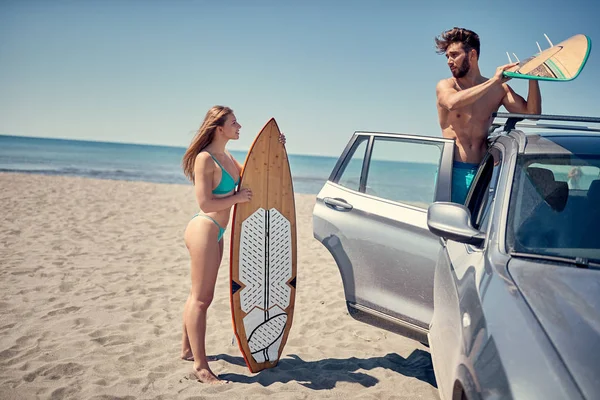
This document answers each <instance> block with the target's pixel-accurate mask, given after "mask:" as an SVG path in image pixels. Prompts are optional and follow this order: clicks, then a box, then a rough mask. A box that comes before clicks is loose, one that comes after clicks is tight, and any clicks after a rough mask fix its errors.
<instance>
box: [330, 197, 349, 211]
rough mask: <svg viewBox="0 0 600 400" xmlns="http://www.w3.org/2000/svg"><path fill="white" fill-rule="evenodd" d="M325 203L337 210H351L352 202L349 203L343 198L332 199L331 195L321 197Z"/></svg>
mask: <svg viewBox="0 0 600 400" xmlns="http://www.w3.org/2000/svg"><path fill="white" fill-rule="evenodd" d="M323 201H324V202H325V204H327V205H328V206H329V207H330V208H333V209H334V210H337V211H350V210H352V204H349V203H347V202H346V200H344V199H334V198H333V197H325V198H324V199H323Z"/></svg>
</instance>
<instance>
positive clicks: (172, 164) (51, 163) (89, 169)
mask: <svg viewBox="0 0 600 400" xmlns="http://www.w3.org/2000/svg"><path fill="white" fill-rule="evenodd" d="M185 150H186V149H185V148H183V147H169V146H151V145H138V144H123V143H108V142H92V141H82V140H64V139H43V138H31V137H22V136H3V135H0V171H4V172H23V173H34V174H46V175H70V176H84V177H92V178H99V179H113V180H127V181H144V182H153V183H180V184H189V181H188V180H187V178H186V177H185V175H184V174H183V171H182V169H181V159H182V157H183V154H184V153H185ZM231 154H232V155H233V156H234V157H235V158H236V159H237V160H238V161H239V162H240V163H243V162H244V160H245V158H246V154H247V153H246V152H243V151H235V150H233V151H231ZM288 158H289V161H290V169H291V172H292V180H293V184H294V192H296V193H304V194H314V195H316V194H317V193H319V191H320V190H321V188H322V187H323V185H324V184H325V182H326V181H327V179H328V178H329V175H330V174H331V171H332V170H333V167H334V166H335V163H336V162H337V158H336V157H323V156H310V155H297V154H289V155H288ZM437 168H438V166H437V164H424V163H407V162H392V161H384V160H373V161H371V167H370V169H369V180H368V183H367V193H369V194H373V195H376V196H381V197H384V198H387V199H391V200H396V201H406V202H409V203H429V202H431V200H432V199H433V191H434V186H435V180H436V178H437V172H438V171H437ZM360 169H361V168H360V163H359V164H354V163H351V164H350V165H349V166H348V168H347V170H346V171H345V173H344V177H345V182H344V185H345V186H347V187H351V188H356V189H357V188H358V179H359V177H360Z"/></svg>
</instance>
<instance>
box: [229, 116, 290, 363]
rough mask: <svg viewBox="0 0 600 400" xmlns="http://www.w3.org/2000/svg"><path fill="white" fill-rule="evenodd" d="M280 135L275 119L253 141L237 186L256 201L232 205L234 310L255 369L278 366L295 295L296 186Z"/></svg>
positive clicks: (246, 357)
mask: <svg viewBox="0 0 600 400" xmlns="http://www.w3.org/2000/svg"><path fill="white" fill-rule="evenodd" d="M279 134H280V131H279V128H278V126H277V123H276V122H275V119H273V118H271V119H270V120H269V122H267V123H266V125H265V126H264V127H263V128H262V129H261V131H260V132H259V133H258V135H257V136H256V138H255V139H254V143H253V144H252V146H251V147H250V151H249V152H248V155H247V156H246V161H245V162H244V168H243V170H242V177H241V182H240V185H239V188H250V189H251V190H252V200H251V201H250V202H247V203H239V204H236V205H235V207H234V209H233V223H232V230H231V254H230V263H231V264H230V283H231V313H232V318H233V329H234V332H235V336H236V338H237V341H238V345H239V347H240V350H241V352H242V354H243V356H244V360H246V365H247V366H248V368H249V369H250V371H251V372H258V371H261V370H263V369H265V368H271V367H274V366H275V365H277V362H278V361H279V358H280V357H281V353H282V351H283V347H284V346H285V343H286V341H287V338H288V335H289V332H290V328H291V326H292V319H293V314H294V301H295V298H296V210H295V204H294V189H293V186H292V176H291V173H290V165H289V162H288V157H287V153H286V150H285V146H284V145H283V144H282V143H280V142H279Z"/></svg>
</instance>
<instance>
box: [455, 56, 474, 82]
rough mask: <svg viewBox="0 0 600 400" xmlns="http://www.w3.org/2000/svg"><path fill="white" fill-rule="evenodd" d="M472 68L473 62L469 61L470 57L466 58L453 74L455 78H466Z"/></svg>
mask: <svg viewBox="0 0 600 400" xmlns="http://www.w3.org/2000/svg"><path fill="white" fill-rule="evenodd" d="M470 70H471V63H470V62H469V59H468V58H465V60H464V61H463V63H462V65H461V66H460V67H459V68H458V69H455V70H454V71H452V76H454V77H455V78H464V77H465V76H466V75H467V74H468V73H469V71H470Z"/></svg>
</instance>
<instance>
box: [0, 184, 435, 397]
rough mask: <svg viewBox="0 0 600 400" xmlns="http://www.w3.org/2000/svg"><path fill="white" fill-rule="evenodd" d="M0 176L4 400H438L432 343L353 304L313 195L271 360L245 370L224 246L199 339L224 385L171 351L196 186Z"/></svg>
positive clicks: (302, 198) (302, 204)
mask: <svg viewBox="0 0 600 400" xmlns="http://www.w3.org/2000/svg"><path fill="white" fill-rule="evenodd" d="M0 187H1V188H2V191H1V193H0V209H1V213H0V398H1V399H4V400H7V399H13V398H15V399H17V398H18V399H30V398H31V399H33V398H52V399H61V398H73V399H109V398H115V399H117V398H118V399H134V398H143V399H227V400H234V399H259V398H263V397H265V396H267V395H268V396H270V398H272V399H313V398H335V399H350V398H356V399H437V398H439V397H438V394H437V389H436V388H435V386H434V385H435V380H434V378H433V370H432V365H431V357H430V355H429V352H428V349H427V348H425V347H424V346H422V345H421V344H419V343H417V342H415V341H412V340H409V339H405V338H403V337H401V336H398V335H396V334H393V333H389V332H386V331H383V330H380V329H376V328H373V327H370V326H368V325H366V324H363V323H360V322H357V321H355V320H353V319H352V318H351V317H350V316H349V315H348V313H347V311H346V306H345V300H344V293H343V288H342V282H341V278H340V274H339V272H338V269H337V267H336V265H335V262H334V261H333V258H332V257H331V255H330V254H329V253H328V252H327V250H326V249H325V248H324V247H323V246H322V245H321V244H320V243H318V242H317V241H316V240H315V239H314V238H313V236H312V209H313V206H314V201H315V196H313V195H296V212H297V221H298V227H297V229H298V287H297V295H296V311H295V314H294V321H293V326H292V330H291V332H290V336H289V339H288V343H287V345H286V347H285V348H284V352H283V356H282V359H281V360H280V362H279V365H278V366H277V367H276V368H274V369H271V370H265V371H262V372H260V373H258V374H252V373H250V372H249V370H248V369H247V367H246V366H245V364H244V361H243V358H242V356H241V353H240V351H239V349H238V347H237V343H233V344H232V336H233V331H232V325H231V313H230V308H229V285H228V278H229V277H228V275H229V269H228V265H229V258H228V251H226V254H225V257H224V259H223V263H222V265H221V269H220V273H219V278H218V282H217V287H216V292H215V298H214V301H213V304H212V305H211V308H210V310H209V315H208V330H207V343H206V347H207V353H208V354H209V355H210V356H211V357H212V359H213V360H214V361H213V362H211V367H212V369H213V371H214V372H215V373H217V374H219V375H221V376H222V377H223V378H225V379H228V380H230V381H232V383H230V384H227V385H221V386H208V385H204V384H201V383H199V382H197V381H196V380H194V379H193V378H192V377H191V376H190V372H191V370H192V363H190V362H186V361H183V360H180V359H179V355H180V349H181V314H182V311H183V305H184V302H185V300H186V297H187V295H188V292H189V288H190V277H189V258H188V253H187V250H186V248H185V245H184V243H183V231H184V229H185V226H186V224H187V222H188V221H189V219H190V218H191V217H192V216H193V215H194V214H195V213H196V212H197V206H196V204H195V200H194V196H193V190H192V186H191V185H187V186H186V185H166V184H151V183H144V182H123V181H107V180H94V179H87V178H78V177H61V176H42V175H27V174H12V173H0ZM229 234H230V231H229V229H228V231H227V233H226V234H225V248H226V249H229Z"/></svg>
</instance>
